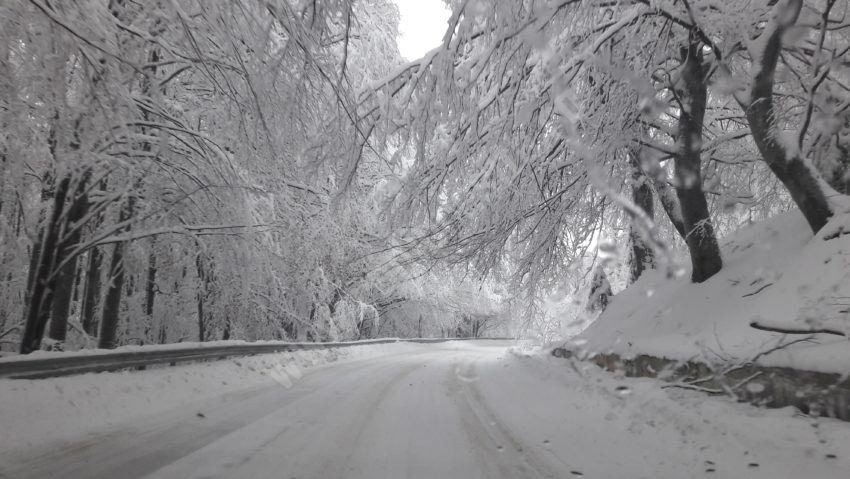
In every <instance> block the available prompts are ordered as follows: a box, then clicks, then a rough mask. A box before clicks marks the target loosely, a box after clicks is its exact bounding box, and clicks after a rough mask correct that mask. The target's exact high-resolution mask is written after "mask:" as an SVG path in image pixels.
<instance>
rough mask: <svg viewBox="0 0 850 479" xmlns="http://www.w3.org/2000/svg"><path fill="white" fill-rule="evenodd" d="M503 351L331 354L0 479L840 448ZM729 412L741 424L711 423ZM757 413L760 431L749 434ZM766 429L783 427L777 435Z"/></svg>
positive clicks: (568, 461)
mask: <svg viewBox="0 0 850 479" xmlns="http://www.w3.org/2000/svg"><path fill="white" fill-rule="evenodd" d="M509 346H510V344H509V343H497V342H481V343H445V344H432V345H421V347H416V348H415V349H414V350H413V351H412V352H411V351H409V350H408V351H406V352H405V353H403V354H388V355H383V356H379V357H373V358H370V359H361V360H353V361H341V362H339V363H336V364H332V365H328V366H324V367H321V368H319V369H317V370H315V371H312V372H310V373H309V374H306V375H305V376H303V377H301V378H300V379H298V380H296V381H294V383H293V384H292V385H291V387H284V386H276V387H270V388H259V389H254V390H248V391H243V392H240V393H238V394H231V395H229V396H225V397H222V398H218V399H217V400H216V401H210V402H208V403H204V404H198V405H192V407H183V408H178V409H174V410H171V411H170V412H168V413H167V414H160V415H157V416H156V417H154V418H148V419H147V420H145V421H144V422H140V421H134V422H132V423H131V424H128V425H126V426H122V427H118V428H115V429H113V430H111V431H110V432H108V433H105V434H101V435H99V436H95V437H91V438H89V439H87V440H85V441H78V442H71V443H66V444H63V445H61V446H59V447H56V446H55V445H54V446H53V447H51V449H50V451H49V452H38V451H37V450H34V452H33V453H32V454H31V455H29V456H27V457H19V458H17V459H16V460H15V461H13V463H12V464H5V465H0V477H8V478H16V479H17V478H42V477H63V478H117V477H120V478H128V479H129V478H141V477H148V478H161V479H172V478H187V479H188V478H197V479H200V478H283V479H309V478H317V479H318V478H322V479H328V478H352V479H356V478H370V479H374V478H488V479H489V478H506V479H507V478H511V479H519V478H535V479H536V478H569V477H598V478H617V477H635V478H640V477H646V478H650V477H651V478H658V477H669V478H684V477H709V478H717V477H730V478H731V477H735V478H737V477H798V476H797V475H795V474H800V475H799V477H804V476H806V472H807V471H812V470H816V471H818V473H817V477H846V476H845V475H844V472H846V470H847V469H846V468H847V466H848V462H847V459H846V458H844V457H839V458H837V459H832V460H829V461H823V460H822V458H819V457H815V456H813V455H812V454H811V453H810V451H808V450H806V449H805V448H804V447H803V446H804V445H805V444H806V443H807V442H810V443H812V444H818V443H819V444H821V445H823V444H827V446H828V445H829V443H831V442H833V441H835V442H836V444H838V443H841V442H842V441H845V442H846V440H847V438H848V437H850V435H848V430H847V429H846V428H844V429H841V428H840V427H839V428H835V431H837V432H835V431H833V432H830V433H827V431H826V430H825V429H824V428H821V429H820V430H819V431H818V432H817V435H815V436H812V432H811V431H810V430H809V429H811V428H808V429H805V430H801V431H792V430H790V429H793V428H794V427H797V426H798V425H799V424H804V423H803V422H801V421H800V420H798V419H797V418H791V417H782V418H776V417H774V416H771V415H770V413H763V412H756V411H757V410H755V409H753V408H748V407H747V408H748V409H740V408H742V407H743V406H739V405H735V404H731V403H724V402H711V403H706V404H707V405H705V404H704V403H703V401H704V399H703V398H702V397H699V398H697V397H694V398H690V399H689V397H685V398H684V399H682V398H678V399H676V400H675V401H674V400H672V399H670V398H669V397H668V394H669V393H667V392H663V391H661V390H660V389H659V388H658V385H657V383H653V382H642V383H634V382H629V383H628V384H629V385H630V386H629V387H630V388H634V387H635V386H636V385H637V386H641V385H642V384H643V385H645V387H644V388H643V389H642V392H640V391H639V392H640V394H634V395H629V394H626V393H628V392H629V390H628V389H624V387H621V386H619V384H620V383H618V382H617V381H619V380H616V379H613V378H612V377H611V376H610V375H607V374H605V373H598V374H596V375H594V374H587V372H585V371H578V370H576V371H573V370H571V369H570V368H568V367H566V363H564V362H558V363H556V362H553V360H545V359H544V360H541V358H526V357H523V356H522V355H517V354H514V353H512V352H510V351H509V350H508V347H509ZM624 391H625V392H626V393H624ZM682 401H685V404H684V405H682ZM688 401H690V403H688ZM689 404H692V405H695V407H696V405H698V407H696V408H692V407H690V406H689ZM729 414H740V417H736V418H733V420H732V421H731V422H729V423H725V422H722V421H715V419H717V418H718V417H721V416H722V417H725V416H728V415H729ZM764 414H767V416H764ZM765 420H771V421H773V422H771V424H774V426H772V427H773V428H774V429H771V430H767V431H765V432H764V433H761V432H759V430H758V425H759V424H766V423H765ZM777 421H778V422H777ZM775 424H779V425H780V426H781V427H786V428H788V429H789V438H788V439H787V440H785V439H783V438H780V437H777V433H776V426H775ZM791 432H793V437H792V435H791V434H790V433H791ZM833 433H834V434H833ZM829 434H833V436H829ZM809 436H812V437H809ZM824 447H826V446H824ZM813 467H814V468H815V469H812V468H813ZM842 471H844V472H842ZM806 477H808V476H806ZM812 477H814V476H812Z"/></svg>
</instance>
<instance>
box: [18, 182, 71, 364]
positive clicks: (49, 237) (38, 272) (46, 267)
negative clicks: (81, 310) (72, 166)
mask: <svg viewBox="0 0 850 479" xmlns="http://www.w3.org/2000/svg"><path fill="white" fill-rule="evenodd" d="M70 183H71V179H70V178H67V177H66V178H64V179H63V180H62V181H60V182H59V184H58V185H57V187H56V191H55V194H54V197H53V212H52V214H51V216H50V219H49V221H48V223H47V224H46V225H45V226H44V235H43V237H42V240H41V241H40V242H39V243H40V244H37V245H35V246H34V247H33V255H35V254H36V253H38V256H37V259H36V258H34V259H35V261H33V262H31V265H32V266H31V267H32V270H31V272H30V274H31V280H30V282H29V287H28V290H29V295H28V296H29V297H28V298H27V299H28V304H27V310H26V325H25V327H24V334H23V336H22V337H21V348H20V352H21V354H29V353H31V352H33V351H37V350H38V349H39V348H41V339H42V338H43V337H44V329H45V327H46V326H47V320H48V319H49V318H50V309H51V306H52V304H53V290H54V287H55V285H56V277H55V275H53V274H52V273H53V268H54V266H55V265H56V253H57V251H58V249H59V248H58V247H59V241H60V237H59V235H60V231H59V230H60V225H59V223H60V220H61V217H62V211H63V210H64V205H65V198H66V197H67V195H68V189H69V188H70Z"/></svg>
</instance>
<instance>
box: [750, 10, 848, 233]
mask: <svg viewBox="0 0 850 479" xmlns="http://www.w3.org/2000/svg"><path fill="white" fill-rule="evenodd" d="M802 6H803V1H802V0H792V1H790V2H788V3H786V4H784V5H783V6H782V7H778V8H785V9H788V11H786V12H781V13H780V14H779V17H778V19H777V22H778V25H777V26H776V28H775V29H773V30H767V31H766V32H765V33H764V35H769V37H768V38H767V39H766V40H767V41H766V42H765V43H764V45H765V48H764V52H762V56H761V62H760V65H759V68H758V73H757V74H756V76H755V78H753V82H752V91H751V92H750V100H749V103H748V104H742V105H741V106H742V107H743V109H744V111H745V112H746V114H747V121H748V122H749V124H750V131H751V132H752V135H753V140H754V141H755V143H756V146H757V147H758V149H759V152H761V155H762V158H763V159H764V161H765V163H767V166H768V167H769V168H770V171H772V172H773V174H774V175H776V177H777V178H779V181H781V182H782V184H783V185H785V188H787V189H788V193H790V195H791V199H793V200H794V203H796V204H797V206H798V207H799V208H800V211H801V212H802V213H803V216H804V217H805V218H806V221H807V222H808V223H809V226H810V227H811V228H812V231H814V232H817V231H818V230H820V229H821V228H823V226H824V225H825V224H826V222H827V221H829V218H830V217H831V216H832V209H831V208H830V206H829V203H828V201H827V198H826V195H825V194H824V191H823V188H821V185H820V184H819V181H818V180H819V178H818V174H817V173H816V172H815V171H814V169H813V168H811V167H810V166H809V165H808V164H807V163H806V160H805V159H804V158H803V157H802V156H801V155H800V152H799V150H798V149H794V150H793V151H792V150H789V149H788V148H786V147H785V146H783V145H782V144H780V143H779V142H778V141H776V136H777V129H776V123H777V115H776V109H775V108H774V104H773V88H774V83H775V73H776V65H777V63H778V61H779V54H780V52H781V51H782V36H783V34H784V33H785V31H786V30H787V29H788V28H790V27H792V26H793V25H794V24H795V23H796V22H797V18H798V16H799V15H800V10H801V9H802ZM782 20H785V23H782Z"/></svg>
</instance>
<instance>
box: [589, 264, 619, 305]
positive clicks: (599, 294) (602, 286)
mask: <svg viewBox="0 0 850 479" xmlns="http://www.w3.org/2000/svg"><path fill="white" fill-rule="evenodd" d="M613 295H614V293H613V292H612V291H611V283H610V282H608V275H607V274H605V270H604V269H602V265H597V266H596V269H594V270H593V278H592V279H591V281H590V294H589V295H588V298H587V311H589V312H591V313H601V312H602V311H605V308H607V307H608V303H610V302H611V296H613Z"/></svg>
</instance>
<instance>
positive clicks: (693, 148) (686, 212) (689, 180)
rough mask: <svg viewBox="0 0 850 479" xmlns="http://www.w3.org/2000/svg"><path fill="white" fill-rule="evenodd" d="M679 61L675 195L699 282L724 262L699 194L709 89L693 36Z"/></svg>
mask: <svg viewBox="0 0 850 479" xmlns="http://www.w3.org/2000/svg"><path fill="white" fill-rule="evenodd" d="M682 60H683V65H682V76H681V82H682V88H677V94H678V96H679V100H680V102H681V108H680V112H679V130H678V133H677V138H676V144H677V148H678V153H677V155H676V158H675V175H676V181H677V183H678V184H677V186H676V194H677V196H678V198H679V206H680V207H681V209H682V220H683V222H684V228H685V243H686V244H687V245H688V251H689V252H690V254H691V265H692V266H693V270H692V272H691V280H692V281H693V282H694V283H701V282H703V281H705V280H707V279H708V278H710V277H712V276H714V275H715V274H716V273H717V272H718V271H720V268H722V266H723V260H722V259H721V256H720V247H719V246H718V244H717V237H716V235H715V233H714V227H713V226H712V224H711V218H710V217H709V214H708V203H707V202H706V199H705V193H703V191H702V173H701V171H700V168H701V166H702V155H701V149H702V129H703V120H704V118H705V105H706V101H707V97H708V92H707V90H708V88H707V84H706V74H707V70H706V67H705V64H704V63H703V53H702V44H701V43H700V42H699V41H698V40H697V39H696V36H695V34H694V33H691V34H690V44H689V45H688V47H687V48H682Z"/></svg>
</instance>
